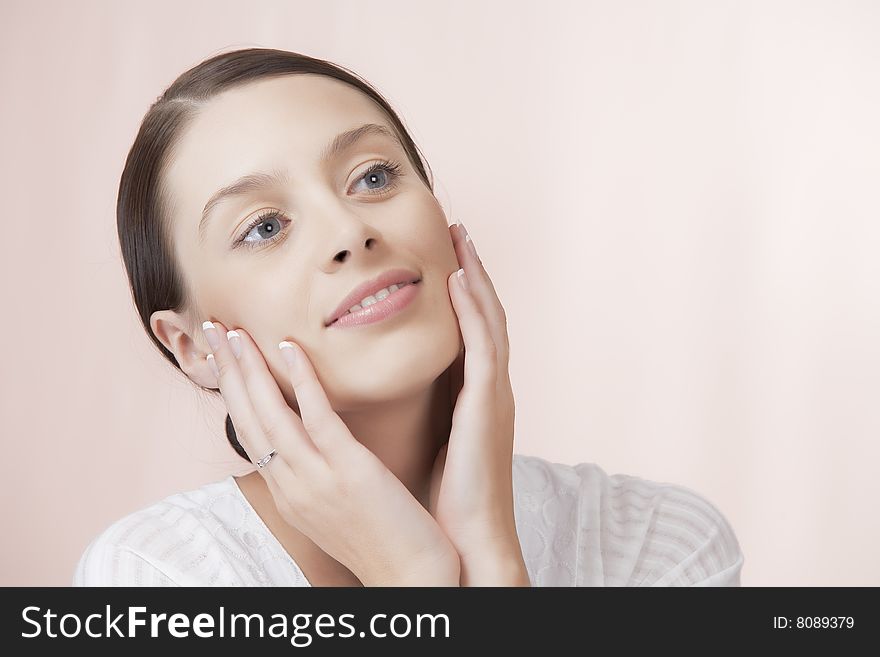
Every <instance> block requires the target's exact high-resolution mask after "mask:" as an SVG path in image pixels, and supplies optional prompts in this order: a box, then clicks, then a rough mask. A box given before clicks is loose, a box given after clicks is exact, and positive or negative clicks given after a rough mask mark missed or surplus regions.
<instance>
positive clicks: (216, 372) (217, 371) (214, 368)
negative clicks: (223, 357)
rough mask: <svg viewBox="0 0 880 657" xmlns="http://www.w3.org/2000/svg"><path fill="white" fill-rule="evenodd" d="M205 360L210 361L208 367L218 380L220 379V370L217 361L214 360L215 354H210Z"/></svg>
mask: <svg viewBox="0 0 880 657" xmlns="http://www.w3.org/2000/svg"><path fill="white" fill-rule="evenodd" d="M205 360H207V361H208V366H209V367H210V368H211V371H212V372H213V373H214V376H216V377H217V378H218V379H219V378H220V368H219V367H217V361H215V360H214V354H208V355H207V356H205Z"/></svg>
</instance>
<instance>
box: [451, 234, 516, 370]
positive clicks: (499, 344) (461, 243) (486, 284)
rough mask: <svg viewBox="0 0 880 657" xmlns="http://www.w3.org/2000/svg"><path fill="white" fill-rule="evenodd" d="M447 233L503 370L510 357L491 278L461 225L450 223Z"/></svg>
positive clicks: (504, 323) (501, 309)
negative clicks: (486, 325)
mask: <svg viewBox="0 0 880 657" xmlns="http://www.w3.org/2000/svg"><path fill="white" fill-rule="evenodd" d="M450 230H451V232H452V244H453V246H454V248H455V253H456V256H458V262H459V264H460V265H461V267H462V269H464V271H465V274H466V275H467V277H468V280H469V281H471V283H472V284H471V292H472V295H473V297H474V299H475V300H476V303H477V306H478V307H479V308H480V312H481V313H482V314H483V316H484V317H485V318H486V323H487V324H488V325H489V329H490V331H491V332H492V340H493V342H494V343H495V347H496V349H497V353H498V365H499V368H506V366H507V362H508V360H509V358H510V341H509V338H508V335H507V313H506V312H505V311H504V307H503V306H502V305H501V301H500V300H499V298H498V293H497V292H496V291H495V285H494V284H493V283H492V279H491V278H490V277H489V274H488V273H487V272H486V269H485V268H484V267H483V263H482V262H481V261H480V258H479V257H478V256H477V254H476V249H475V248H474V245H473V241H472V240H470V239H468V235H467V229H465V227H464V225H463V224H460V223H455V224H452V226H451V227H450Z"/></svg>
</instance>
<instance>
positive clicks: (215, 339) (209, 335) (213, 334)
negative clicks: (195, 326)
mask: <svg viewBox="0 0 880 657" xmlns="http://www.w3.org/2000/svg"><path fill="white" fill-rule="evenodd" d="M202 330H203V331H204V332H205V338H206V339H207V340H208V344H209V345H211V351H217V349H218V348H219V347H220V336H219V335H217V329H215V328H214V323H213V322H203V323H202Z"/></svg>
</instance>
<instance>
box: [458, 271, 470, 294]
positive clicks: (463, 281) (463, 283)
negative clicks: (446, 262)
mask: <svg viewBox="0 0 880 657" xmlns="http://www.w3.org/2000/svg"><path fill="white" fill-rule="evenodd" d="M456 274H457V276H458V282H459V283H461V286H462V287H463V288H464V289H465V290H467V289H469V288H468V282H467V276H465V273H464V269H459V270H458V271H457V272H456Z"/></svg>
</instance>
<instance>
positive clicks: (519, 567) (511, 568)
mask: <svg viewBox="0 0 880 657" xmlns="http://www.w3.org/2000/svg"><path fill="white" fill-rule="evenodd" d="M461 585H462V586H531V585H532V583H531V580H530V578H529V571H528V569H527V568H526V564H525V561H524V560H523V558H522V553H521V552H520V551H519V550H514V551H505V552H500V553H494V554H493V553H486V554H484V555H476V556H470V557H462V559H461Z"/></svg>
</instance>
